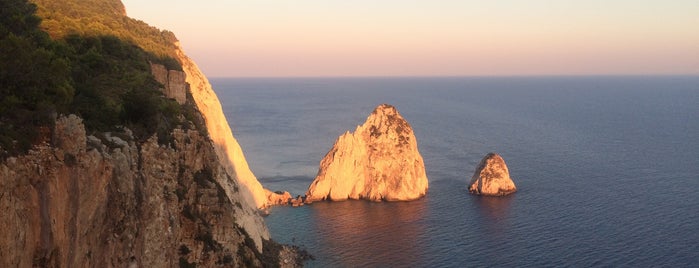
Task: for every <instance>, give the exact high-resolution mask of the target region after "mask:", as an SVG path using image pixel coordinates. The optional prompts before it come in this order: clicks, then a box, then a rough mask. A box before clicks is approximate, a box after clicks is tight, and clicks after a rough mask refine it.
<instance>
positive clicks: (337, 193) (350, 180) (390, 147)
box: [306, 104, 428, 202]
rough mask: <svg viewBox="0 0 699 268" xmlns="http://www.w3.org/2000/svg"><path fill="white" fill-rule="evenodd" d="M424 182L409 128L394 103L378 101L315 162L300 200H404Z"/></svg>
mask: <svg viewBox="0 0 699 268" xmlns="http://www.w3.org/2000/svg"><path fill="white" fill-rule="evenodd" d="M427 188H428V182H427V175H426V174H425V164H424V162H423V160H422V156H421V155H420V152H419V151H418V148H417V140H416V138H415V135H414V134H413V129H412V127H411V126H410V124H408V122H407V121H405V119H403V117H402V116H401V115H400V113H398V110H396V108H395V107H393V106H391V105H388V104H381V105H379V106H378V107H376V109H374V111H373V112H372V113H371V114H370V115H369V117H368V118H367V120H366V122H364V124H362V125H361V126H358V127H357V129H356V130H355V132H354V133H350V132H349V131H348V132H346V133H345V134H343V135H342V136H340V137H339V138H338V139H337V141H335V144H334V145H333V147H332V149H331V150H330V151H329V152H328V153H327V154H326V155H325V157H324V158H323V160H322V161H321V162H320V168H319V170H318V175H317V176H316V178H315V180H314V181H313V182H312V183H311V185H310V187H309V188H308V191H307V192H306V201H307V202H313V201H318V200H333V201H340V200H346V199H366V200H371V201H406V200H413V199H417V198H420V197H422V196H424V195H425V194H426V193H427Z"/></svg>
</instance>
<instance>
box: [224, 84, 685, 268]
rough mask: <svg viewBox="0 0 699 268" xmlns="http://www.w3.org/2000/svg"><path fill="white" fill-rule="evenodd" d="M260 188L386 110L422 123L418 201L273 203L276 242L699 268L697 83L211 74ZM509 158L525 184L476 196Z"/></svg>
mask: <svg viewBox="0 0 699 268" xmlns="http://www.w3.org/2000/svg"><path fill="white" fill-rule="evenodd" d="M211 82H212V84H213V85H214V88H215V90H216V92H217V94H218V95H219V98H220V99H221V102H222V104H223V108H224V113H225V114H226V116H227V118H228V120H229V122H230V124H231V127H232V128H233V132H234V134H235V136H236V138H237V139H238V141H239V142H240V144H241V146H242V147H243V150H244V151H245V153H246V157H247V160H248V162H249V164H250V166H251V168H252V170H253V172H254V173H255V174H256V175H257V176H258V178H259V179H260V181H261V182H262V183H263V184H264V185H265V186H266V187H268V188H271V189H273V190H287V191H290V192H291V193H292V194H293V195H298V194H303V193H304V192H305V190H306V189H307V187H308V185H309V184H310V183H311V181H312V180H313V178H314V177H315V175H316V173H317V170H318V163H319V161H320V160H321V159H322V157H323V156H324V155H325V153H327V151H328V150H329V149H330V148H331V147H332V145H333V143H334V141H335V139H336V138H337V137H338V136H339V135H341V134H342V133H344V132H345V131H347V130H354V128H355V127H356V126H357V125H359V124H361V123H363V122H364V120H365V119H366V117H367V116H368V114H369V113H370V112H371V111H372V110H373V108H374V107H375V106H377V105H378V104H380V103H389V104H392V105H395V106H396V107H397V108H398V110H399V112H400V113H401V114H402V115H403V116H404V117H405V119H406V120H407V121H408V122H409V123H410V124H411V125H412V126H413V129H414V131H415V135H416V137H417V140H418V147H419V149H420V152H421V153H422V156H423V158H424V160H425V167H426V170H427V175H428V178H429V181H430V189H429V192H428V195H427V197H426V198H423V199H421V200H418V201H414V202H399V203H370V202H364V201H347V202H338V203H323V202H321V203H314V204H313V205H310V206H304V207H301V208H291V207H277V208H274V209H272V211H271V215H270V216H268V217H267V218H266V221H267V225H268V227H269V228H270V230H271V232H272V236H273V238H274V239H276V240H278V241H281V242H284V243H293V244H297V245H301V246H303V247H305V248H306V249H307V250H309V251H310V252H311V253H312V254H313V255H314V256H315V257H316V260H315V261H312V262H309V263H308V265H309V266H316V267H327V266H333V267H364V266H371V267H385V266H396V267H424V266H439V267H462V266H537V267H538V266H614V267H618V266H626V267H638V266H642V267H648V266H653V267H655V266H666V267H667V266H672V267H677V266H680V267H682V266H684V267H687V266H694V265H696V263H698V262H699V213H698V212H699V138H698V137H699V78H698V77H537V78H295V79H212V81H211ZM491 151H494V152H498V153H500V154H501V155H502V156H503V157H504V159H505V161H506V162H507V164H508V167H509V169H510V172H511V176H512V177H513V179H514V181H515V183H516V184H517V187H518V189H519V191H518V192H517V193H515V194H514V195H511V196H509V197H505V198H488V197H478V196H472V195H470V194H468V191H467V188H466V187H467V186H466V184H467V182H468V180H469V178H470V176H471V175H472V173H473V170H474V168H475V166H476V164H477V163H478V161H480V159H481V158H482V157H483V156H484V155H485V154H487V153H488V152H491Z"/></svg>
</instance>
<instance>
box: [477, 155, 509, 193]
mask: <svg viewBox="0 0 699 268" xmlns="http://www.w3.org/2000/svg"><path fill="white" fill-rule="evenodd" d="M469 185H470V186H469V188H468V191H469V192H471V193H472V194H477V195H491V196H502V195H508V194H511V193H514V192H516V191H517V188H516V187H515V183H514V182H513V181H512V179H511V178H510V171H509V170H508V169H507V165H506V164H505V160H504V159H502V157H501V156H500V155H498V154H496V153H489V154H487V155H486V156H485V157H483V160H481V162H480V163H479V164H478V167H476V171H475V172H474V173H473V177H471V183H470V184H469Z"/></svg>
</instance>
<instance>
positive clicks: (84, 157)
mask: <svg viewBox="0 0 699 268" xmlns="http://www.w3.org/2000/svg"><path fill="white" fill-rule="evenodd" d="M172 136H173V140H174V142H173V143H172V144H171V145H170V146H167V145H160V144H158V141H157V137H156V136H153V137H152V138H151V139H149V140H148V141H146V142H143V143H138V142H137V141H134V138H133V137H132V136H131V133H130V131H128V130H124V131H123V132H120V133H108V134H105V135H100V136H98V137H95V136H86V134H85V128H84V126H83V124H82V123H81V119H80V118H78V117H77V116H74V115H70V116H67V117H59V118H58V119H57V120H56V124H55V129H54V130H53V138H52V139H51V141H50V142H49V143H43V144H41V145H38V146H35V147H34V149H33V150H31V151H30V152H29V153H28V154H26V155H21V156H18V157H10V158H8V159H6V160H5V161H3V162H0V178H1V179H0V210H2V211H3V213H2V214H1V215H2V216H0V225H1V226H3V228H4V230H6V231H3V232H0V249H2V250H0V267H30V266H38V267H47V266H51V267H59V266H63V267H98V266H105V267H107V266H109V267H131V265H136V266H137V267H174V266H177V265H181V264H198V265H199V266H200V267H211V266H215V265H230V266H235V265H236V264H237V265H238V266H240V265H243V264H245V263H251V264H252V265H254V266H259V265H262V263H260V257H259V255H260V254H261V252H262V244H263V243H267V242H264V241H266V240H262V236H261V234H257V235H258V236H257V237H252V236H251V235H250V234H249V232H250V231H249V230H248V229H246V228H244V227H242V226H241V225H240V224H238V222H239V221H241V218H242V219H244V220H242V221H252V222H257V223H259V224H260V226H259V227H257V229H258V232H263V231H264V232H265V233H264V234H265V235H266V237H268V235H267V234H266V229H265V228H264V223H263V222H262V219H261V217H260V216H259V215H257V213H256V211H255V208H254V207H250V206H248V207H246V206H245V205H243V204H242V202H245V200H244V199H243V198H242V196H241V194H242V193H241V191H242V187H239V184H238V183H237V182H236V181H235V180H234V179H233V178H232V177H231V176H229V175H228V173H227V172H226V169H225V168H224V167H223V165H222V163H221V162H220V161H218V156H217V155H216V153H215V152H214V148H213V146H212V144H211V142H210V140H209V139H208V137H206V136H203V135H202V134H201V133H200V132H199V131H197V130H186V131H185V130H180V129H175V130H174V131H173V133H172ZM220 182H225V183H220ZM251 238H254V239H257V240H260V241H259V243H260V244H259V245H258V244H257V242H255V241H254V240H253V239H251Z"/></svg>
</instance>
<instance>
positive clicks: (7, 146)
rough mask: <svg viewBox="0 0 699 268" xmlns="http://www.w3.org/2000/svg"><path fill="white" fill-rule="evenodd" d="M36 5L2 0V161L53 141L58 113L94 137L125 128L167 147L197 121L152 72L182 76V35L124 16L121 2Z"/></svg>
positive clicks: (137, 135)
mask: <svg viewBox="0 0 699 268" xmlns="http://www.w3.org/2000/svg"><path fill="white" fill-rule="evenodd" d="M36 2H37V3H38V4H39V5H40V8H37V6H36V5H34V4H32V3H29V2H28V1H26V0H0V51H1V52H2V53H0V158H3V157H6V156H8V155H16V154H19V153H23V152H26V150H28V149H29V148H30V147H31V146H32V145H33V144H36V143H38V142H41V141H42V140H46V139H47V138H48V137H49V136H50V135H49V134H50V133H47V131H48V130H50V129H51V127H50V126H51V124H52V122H53V118H54V117H55V115H56V114H65V113H75V114H78V115H80V116H81V117H82V118H84V119H85V125H86V127H87V129H88V132H95V131H111V130H113V129H114V128H116V127H118V126H125V127H128V128H130V129H132V130H133V131H134V134H135V135H136V137H137V138H139V139H146V138H148V137H150V136H152V135H153V134H155V133H158V134H159V137H160V138H161V141H162V142H165V141H167V140H168V135H169V134H168V133H169V132H170V130H171V129H173V128H174V127H176V126H179V125H181V126H183V127H187V125H188V124H186V121H196V116H194V115H195V114H196V112H195V108H194V107H193V106H192V104H187V105H183V106H181V105H179V104H177V103H176V102H175V101H173V100H170V99H167V98H163V97H162V93H161V91H160V90H159V88H160V87H161V86H162V85H160V84H159V83H158V82H156V81H155V79H154V78H153V75H152V74H151V71H150V66H149V62H156V63H161V64H164V65H166V66H167V67H168V68H169V69H181V67H180V65H179V63H178V62H177V61H176V60H174V59H173V58H171V57H170V56H169V55H171V54H174V49H173V48H174V46H175V44H174V42H175V41H176V39H175V38H174V35H172V34H171V33H167V32H160V31H159V30H157V29H155V28H152V27H150V26H148V25H146V24H145V23H142V22H138V21H135V20H132V19H129V18H127V17H126V16H124V14H123V11H122V12H121V14H120V13H119V12H118V10H119V7H121V9H122V10H123V6H121V3H120V2H119V1H111V0H110V1H90V2H95V3H92V4H86V3H84V2H80V4H78V1H58V2H56V1H36ZM117 3H118V5H117ZM108 8H111V9H112V12H109V11H107V10H106V9H108ZM37 10H41V13H42V15H43V16H44V17H45V18H46V19H45V21H44V23H42V19H41V18H39V17H38V16H37V15H36V13H37ZM76 20H77V22H76ZM78 22H79V23H78ZM92 22H94V23H92ZM88 29H90V30H88ZM127 29H128V30H127ZM144 46H146V48H147V49H150V51H148V50H147V49H144V48H143V47H144ZM168 51H169V52H168ZM156 53H159V54H156Z"/></svg>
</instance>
